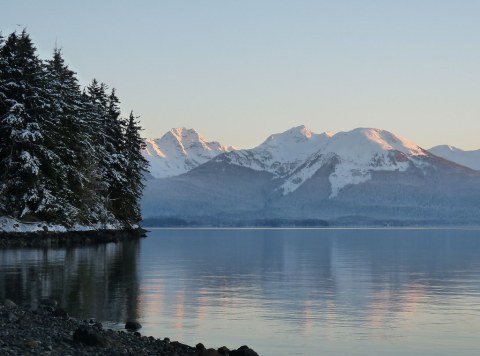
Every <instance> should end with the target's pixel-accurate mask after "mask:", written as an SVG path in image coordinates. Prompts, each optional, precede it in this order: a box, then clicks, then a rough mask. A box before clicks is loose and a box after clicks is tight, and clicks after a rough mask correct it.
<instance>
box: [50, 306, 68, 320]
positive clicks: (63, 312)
mask: <svg viewBox="0 0 480 356" xmlns="http://www.w3.org/2000/svg"><path fill="white" fill-rule="evenodd" d="M52 314H53V316H56V317H57V318H68V317H69V315H68V313H67V311H66V310H65V309H63V308H58V309H55V310H54V311H53V313H52Z"/></svg>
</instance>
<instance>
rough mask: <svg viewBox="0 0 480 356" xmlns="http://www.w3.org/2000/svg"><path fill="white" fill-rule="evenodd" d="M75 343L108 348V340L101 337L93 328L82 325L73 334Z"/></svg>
mask: <svg viewBox="0 0 480 356" xmlns="http://www.w3.org/2000/svg"><path fill="white" fill-rule="evenodd" d="M73 341H76V342H81V343H83V344H86V345H90V346H102V347H106V346H108V344H109V343H108V340H107V339H105V338H104V337H102V336H100V335H99V334H98V333H97V332H96V331H95V330H94V329H93V328H90V327H88V326H86V325H80V326H79V327H78V329H77V330H75V332H74V333H73Z"/></svg>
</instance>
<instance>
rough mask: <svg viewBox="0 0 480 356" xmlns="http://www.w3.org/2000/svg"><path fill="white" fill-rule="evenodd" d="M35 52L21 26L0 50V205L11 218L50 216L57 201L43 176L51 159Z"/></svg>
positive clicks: (40, 71) (42, 82)
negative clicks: (3, 144)
mask: <svg viewBox="0 0 480 356" xmlns="http://www.w3.org/2000/svg"><path fill="white" fill-rule="evenodd" d="M35 51H36V49H35V47H34V45H33V44H32V41H31V40H30V37H29V35H28V34H27V33H26V32H25V30H24V31H23V32H22V33H21V34H20V35H18V36H17V35H16V34H15V33H12V34H11V35H10V36H9V37H8V39H7V40H6V41H5V44H4V46H3V47H2V50H1V54H0V56H1V57H3V60H4V61H5V63H4V69H3V70H2V74H1V75H2V77H1V82H2V87H3V89H2V91H3V94H4V95H5V96H6V99H5V102H4V105H2V112H0V127H1V130H2V132H3V134H2V136H3V137H5V138H6V140H7V142H8V143H7V149H3V150H2V152H1V156H0V172H2V175H3V178H2V186H1V187H0V199H2V204H0V205H2V206H5V207H6V211H5V213H7V214H9V215H12V216H13V217H16V218H35V217H39V218H49V217H50V216H49V213H50V212H51V211H52V209H53V210H54V209H55V208H54V206H55V205H56V201H55V197H54V196H53V195H52V192H51V191H49V190H48V189H46V187H45V186H44V183H45V180H44V179H43V178H44V177H43V175H44V172H48V169H49V165H48V163H49V162H48V161H49V160H55V159H56V158H55V153H54V152H52V151H50V150H49V149H48V148H46V147H45V146H43V141H44V134H43V133H42V124H43V123H44V121H46V120H47V118H46V108H47V103H46V102H45V98H46V92H45V72H44V70H43V66H42V62H41V61H40V60H39V58H38V57H37V55H36V53H35ZM5 104H6V105H5Z"/></svg>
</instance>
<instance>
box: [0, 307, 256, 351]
mask: <svg viewBox="0 0 480 356" xmlns="http://www.w3.org/2000/svg"><path fill="white" fill-rule="evenodd" d="M140 330H141V329H140ZM0 354H2V355H3V354H6V355H25V354H42V355H51V356H56V355H68V354H70V355H78V354H81V355H172V356H173V355H177V356H187V355H196V356H220V355H224V356H228V355H230V356H258V354H257V353H256V352H255V351H253V350H252V349H250V348H249V347H248V346H241V347H239V348H238V349H237V350H229V349H228V348H227V347H225V346H222V347H219V348H218V349H213V348H208V349H207V348H206V347H205V346H204V345H203V344H201V343H198V344H197V345H196V346H195V347H193V346H189V345H186V344H182V343H180V342H178V341H170V339H169V338H168V337H165V338H164V339H159V338H158V339H157V338H155V337H153V336H142V335H141V334H140V333H139V332H138V331H126V330H125V331H123V330H113V329H105V328H103V325H102V324H101V322H98V321H96V320H93V319H91V320H78V319H75V318H71V317H69V315H68V313H67V312H66V311H65V310H64V309H62V308H57V307H56V301H54V300H45V301H44V303H43V304H41V305H40V306H39V307H38V309H36V310H32V309H31V308H29V307H28V306H25V307H20V306H17V305H16V304H15V303H14V302H13V301H11V300H9V299H7V300H5V301H4V302H2V303H1V304H0Z"/></svg>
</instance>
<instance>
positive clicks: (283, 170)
mask: <svg viewBox="0 0 480 356" xmlns="http://www.w3.org/2000/svg"><path fill="white" fill-rule="evenodd" d="M331 135H332V134H331V133H322V134H315V133H313V132H312V131H310V130H309V129H308V128H306V127H305V126H304V125H302V126H297V127H294V128H291V129H290V130H287V131H285V132H282V133H278V134H274V135H271V136H269V137H268V138H267V139H266V140H265V141H264V142H263V143H262V144H260V145H259V146H257V147H255V148H252V149H245V150H238V151H235V152H231V153H229V154H228V155H222V156H220V157H218V158H217V160H218V161H225V162H228V163H231V164H236V165H239V166H242V167H248V168H251V169H254V170H257V171H266V172H269V173H273V174H274V175H275V176H276V177H284V176H286V175H288V174H290V173H291V172H292V171H294V170H295V169H296V168H297V167H298V166H299V165H301V164H302V163H303V162H304V161H305V160H306V159H307V158H308V157H310V156H311V155H313V154H314V153H316V152H318V150H320V149H321V148H322V147H323V146H324V145H325V143H326V142H327V141H328V139H329V138H330V137H331Z"/></svg>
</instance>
